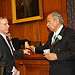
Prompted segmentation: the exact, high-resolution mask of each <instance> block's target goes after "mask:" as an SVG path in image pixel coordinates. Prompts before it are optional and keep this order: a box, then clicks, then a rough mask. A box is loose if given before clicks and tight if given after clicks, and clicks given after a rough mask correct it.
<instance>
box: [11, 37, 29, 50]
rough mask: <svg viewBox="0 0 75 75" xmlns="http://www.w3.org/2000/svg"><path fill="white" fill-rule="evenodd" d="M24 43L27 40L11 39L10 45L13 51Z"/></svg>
mask: <svg viewBox="0 0 75 75" xmlns="http://www.w3.org/2000/svg"><path fill="white" fill-rule="evenodd" d="M25 41H28V40H27V39H25V40H20V39H18V38H13V39H12V44H13V46H14V48H15V50H19V49H21V45H24V43H25ZM29 42H30V41H28V43H29Z"/></svg>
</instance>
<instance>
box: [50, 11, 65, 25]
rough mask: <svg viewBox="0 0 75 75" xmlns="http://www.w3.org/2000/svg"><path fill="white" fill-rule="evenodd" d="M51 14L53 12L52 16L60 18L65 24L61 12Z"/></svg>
mask: <svg viewBox="0 0 75 75" xmlns="http://www.w3.org/2000/svg"><path fill="white" fill-rule="evenodd" d="M51 14H52V18H53V19H56V18H58V19H59V20H60V22H61V23H62V24H64V20H63V17H62V15H61V14H59V13H58V12H52V13H51Z"/></svg>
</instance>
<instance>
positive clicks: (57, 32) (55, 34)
mask: <svg viewBox="0 0 75 75" xmlns="http://www.w3.org/2000/svg"><path fill="white" fill-rule="evenodd" d="M62 28H63V25H61V26H60V28H59V29H58V30H57V31H56V32H54V34H53V36H52V41H51V45H52V44H53V42H54V41H55V40H54V36H56V37H57V36H58V35H59V33H60V31H61V30H62Z"/></svg>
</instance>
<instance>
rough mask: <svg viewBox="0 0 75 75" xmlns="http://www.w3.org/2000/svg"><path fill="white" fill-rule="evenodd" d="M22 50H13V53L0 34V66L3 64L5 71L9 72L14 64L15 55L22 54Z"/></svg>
mask: <svg viewBox="0 0 75 75" xmlns="http://www.w3.org/2000/svg"><path fill="white" fill-rule="evenodd" d="M23 55H24V53H23V51H16V52H13V55H12V54H11V52H10V49H9V47H8V45H7V43H6V41H5V40H4V38H3V37H2V36H1V35H0V66H5V70H6V72H9V73H10V72H11V70H12V67H13V66H15V67H16V64H15V57H18V56H23Z"/></svg>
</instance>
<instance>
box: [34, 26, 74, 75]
mask: <svg viewBox="0 0 75 75" xmlns="http://www.w3.org/2000/svg"><path fill="white" fill-rule="evenodd" d="M60 35H61V36H62V39H61V40H58V41H57V42H55V43H54V44H53V45H52V46H51V38H52V36H53V32H51V33H50V34H49V37H48V41H47V42H46V44H45V45H44V46H41V47H36V48H35V52H36V53H43V49H48V48H50V52H51V53H56V54H57V57H58V60H56V61H49V64H50V75H75V31H74V30H72V29H70V28H68V27H65V26H64V27H63V29H62V30H61V32H60Z"/></svg>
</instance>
